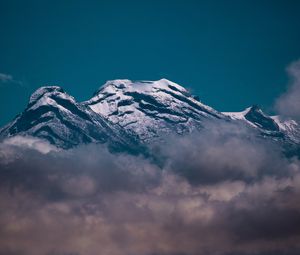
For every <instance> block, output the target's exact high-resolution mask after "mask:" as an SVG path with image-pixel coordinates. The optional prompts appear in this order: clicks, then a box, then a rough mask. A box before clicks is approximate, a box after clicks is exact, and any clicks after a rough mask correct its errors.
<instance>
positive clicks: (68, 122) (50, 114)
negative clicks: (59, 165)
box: [0, 86, 133, 148]
mask: <svg viewBox="0 0 300 255" xmlns="http://www.w3.org/2000/svg"><path fill="white" fill-rule="evenodd" d="M14 135H30V136H34V137H39V138H43V139H46V140H48V141H49V142H50V143H52V144H54V145H56V146H57V147H61V148H70V147H73V146H76V145H79V144H83V143H91V142H99V143H105V142H107V143H108V144H109V145H110V146H115V147H120V146H121V147H122V146H129V147H130V146H131V145H132V144H127V142H129V141H130V142H132V141H133V139H132V137H131V139H126V138H127V136H128V135H127V134H126V133H125V132H124V130H122V129H121V128H120V127H119V126H118V125H111V124H110V123H109V122H108V121H106V120H105V119H103V118H102V116H101V115H99V114H95V113H94V112H93V111H91V110H90V109H89V108H88V107H85V106H84V105H82V104H79V103H77V102H76V101H75V99H74V98H73V97H72V96H70V95H68V94H67V93H66V92H65V91H64V90H63V89H62V88H60V87H57V86H47V87H42V88H40V89H38V90H37V91H35V92H34V93H33V94H32V95H31V97H30V100H29V103H28V105H27V108H26V109H25V111H24V112H22V113H21V114H20V115H18V116H17V117H16V118H15V119H14V120H13V121H12V122H11V123H9V124H8V125H6V126H5V127H4V128H3V129H2V130H1V131H0V136H1V137H10V136H14Z"/></svg>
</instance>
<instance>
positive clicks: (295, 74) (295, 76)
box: [276, 60, 300, 121]
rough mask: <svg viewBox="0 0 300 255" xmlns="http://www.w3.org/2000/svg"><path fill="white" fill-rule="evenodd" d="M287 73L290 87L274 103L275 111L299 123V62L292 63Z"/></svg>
mask: <svg viewBox="0 0 300 255" xmlns="http://www.w3.org/2000/svg"><path fill="white" fill-rule="evenodd" d="M287 72H288V75H289V76H290V80H291V81H290V85H289V87H288V89H287V91H286V92H285V93H284V94H283V95H282V96H280V97H279V98H278V100H277V101H276V109H277V110H278V112H279V113H280V114H281V115H283V116H286V117H291V118H293V119H296V120H298V121H300V60H298V61H295V62H294V63H292V64H291V65H290V66H289V67H288V68H287Z"/></svg>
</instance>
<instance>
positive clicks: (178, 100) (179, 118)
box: [84, 79, 223, 140]
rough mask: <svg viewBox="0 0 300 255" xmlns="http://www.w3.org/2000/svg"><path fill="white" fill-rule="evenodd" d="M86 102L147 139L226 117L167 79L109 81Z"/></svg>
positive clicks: (103, 114) (93, 108)
mask: <svg viewBox="0 0 300 255" xmlns="http://www.w3.org/2000/svg"><path fill="white" fill-rule="evenodd" d="M84 105H87V106H88V107H90V108H91V109H92V110H93V111H94V112H96V113H98V114H100V115H102V116H104V117H105V118H107V119H108V120H109V121H111V122H112V123H115V124H118V125H120V126H122V127H123V128H124V129H126V130H130V131H132V132H134V133H136V134H138V135H139V136H140V137H141V138H142V139H146V140H147V139H148V138H151V137H153V136H159V135H158V134H159V133H161V132H166V133H168V132H171V130H172V131H174V129H175V130H176V131H175V132H176V133H184V132H186V131H187V130H191V129H193V128H194V127H195V126H199V125H200V122H201V121H202V120H204V119H207V118H222V117H223V115H221V114H220V113H219V112H217V111H215V110H214V109H212V108H211V107H209V106H206V105H204V104H202V103H201V102H199V101H198V100H196V98H195V97H194V96H192V95H191V94H190V93H189V92H188V90H186V89H185V88H184V87H182V86H180V85H178V84H177V83H174V82H172V81H169V80H167V79H160V80H157V81H147V80H146V81H145V80H144V81H131V80H111V81H107V82H106V83H105V84H104V85H103V86H102V87H100V89H99V90H98V91H97V92H96V93H95V94H94V96H93V97H92V98H91V99H90V100H88V101H86V102H84Z"/></svg>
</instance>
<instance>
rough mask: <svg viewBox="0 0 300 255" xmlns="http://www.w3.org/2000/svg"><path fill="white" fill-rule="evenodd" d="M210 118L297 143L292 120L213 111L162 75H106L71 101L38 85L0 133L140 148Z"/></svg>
mask: <svg viewBox="0 0 300 255" xmlns="http://www.w3.org/2000/svg"><path fill="white" fill-rule="evenodd" d="M210 121H212V122H214V123H221V122H230V123H237V124H239V125H244V126H247V127H248V128H250V129H251V130H254V131H255V132H256V133H257V134H258V135H259V136H261V137H263V138H265V139H270V140H271V141H275V142H279V143H280V144H281V145H282V146H283V147H286V148H291V147H293V148H296V150H298V149H299V148H300V126H299V124H298V123H297V122H296V121H294V120H286V119H283V118H281V117H280V116H268V115H267V114H265V113H264V112H263V111H262V110H261V109H260V108H259V107H258V106H252V107H249V108H247V109H245V110H244V111H242V112H218V111H216V110H214V109H213V108H211V107H209V106H207V105H205V104H203V103H201V102H200V101H199V100H198V98H197V97H196V96H193V95H192V94H191V93H190V92H189V91H188V90H186V89H185V88H184V87H182V86H180V85H178V84H176V83H174V82H171V81H169V80H166V79H161V80H158V81H130V80H112V81H108V82H106V83H105V84H104V85H103V86H101V87H100V88H99V89H98V91H96V92H95V93H94V95H93V96H92V98H91V99H89V100H87V101H84V102H76V100H75V99H74V98H73V97H72V96H70V95H68V94H67V93H66V92H65V91H64V90H63V89H62V88H60V87H57V86H47V87H42V88H40V89H38V90H37V91H36V92H34V93H33V94H32V96H31V97H30V100H29V103H28V105H27V107H26V109H25V110H24V111H23V112H22V113H21V114H20V115H18V116H17V117H16V118H15V119H14V120H13V121H12V122H10V123H8V124H7V125H6V126H5V127H3V128H2V129H1V130H0V139H5V138H6V137H11V136H15V135H22V136H25V135H30V136H34V137H39V138H42V139H46V140H48V141H49V142H50V143H52V144H54V145H56V146H57V147H60V148H64V149H68V148H72V147H74V146H77V145H80V144H85V143H107V144H108V145H109V146H110V147H111V148H114V150H128V149H130V150H132V151H139V150H140V149H141V148H142V147H143V146H144V145H147V144H149V143H151V142H153V141H157V140H161V139H163V138H165V137H168V135H169V134H179V135H181V134H186V133H189V132H192V131H193V130H201V129H203V128H206V125H207V123H208V122H210Z"/></svg>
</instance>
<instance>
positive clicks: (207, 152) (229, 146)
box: [0, 123, 300, 255]
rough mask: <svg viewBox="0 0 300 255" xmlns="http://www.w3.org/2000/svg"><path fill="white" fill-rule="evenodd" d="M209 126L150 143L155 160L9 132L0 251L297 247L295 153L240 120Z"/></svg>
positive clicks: (0, 158) (168, 252)
mask: <svg viewBox="0 0 300 255" xmlns="http://www.w3.org/2000/svg"><path fill="white" fill-rule="evenodd" d="M207 125H209V126H208V128H207V129H206V130H202V131H201V133H198V132H195V133H191V134H189V135H187V136H182V137H170V138H169V139H168V142H167V143H165V144H160V145H158V146H159V148H157V147H155V148H153V149H154V150H155V151H154V152H157V153H158V156H159V157H160V156H161V157H162V162H163V164H162V165H161V166H158V165H156V164H155V163H154V162H152V161H151V160H149V159H147V158H144V157H143V156H133V155H129V154H126V153H118V154H111V153H110V152H109V151H108V150H107V148H106V146H105V145H99V144H98V145H96V144H90V145H82V146H79V147H77V148H74V149H71V150H67V151H64V150H62V151H55V150H52V149H51V146H50V145H48V146H47V143H45V142H43V143H41V142H37V140H36V138H33V141H32V142H30V146H27V145H26V143H25V142H24V141H22V138H20V137H19V138H17V139H15V140H11V138H9V139H8V141H7V142H5V143H1V144H0V177H1V178H0V184H1V185H0V191H1V192H0V206H1V208H5V209H4V210H1V211H0V226H1V228H0V236H1V239H0V254H17V255H71V254H77V255H83V254H84V255H94V254H99V252H100V253H101V254H103V255H132V254H139V255H152V254H157V255H175V254H176V255H177V254H185V255H232V254H239V255H249V254H257V255H265V254H268V255H269V254H272V255H281V254H286V255H295V254H297V252H299V251H300V245H299V244H300V231H299V229H300V207H299V197H300V161H299V159H298V158H296V157H294V158H286V157H285V156H284V155H283V154H282V153H281V151H280V150H279V149H278V148H277V147H276V146H275V144H272V143H271V144H270V143H268V142H266V141H265V140H264V139H259V138H257V137H256V134H255V133H253V134H252V133H251V132H248V129H247V128H242V127H240V126H233V125H232V124H230V123H223V124H222V125H220V126H219V125H218V126H217V125H215V126H214V125H213V123H208V124H207ZM202 132H204V133H202ZM245 134H247V135H248V136H245ZM26 139H27V140H28V139H31V138H29V137H27V138H26ZM41 144H42V146H41ZM41 148H42V150H41ZM45 148H48V149H47V150H45Z"/></svg>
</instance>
